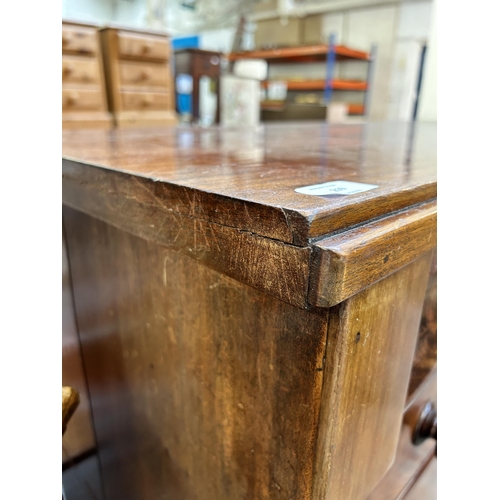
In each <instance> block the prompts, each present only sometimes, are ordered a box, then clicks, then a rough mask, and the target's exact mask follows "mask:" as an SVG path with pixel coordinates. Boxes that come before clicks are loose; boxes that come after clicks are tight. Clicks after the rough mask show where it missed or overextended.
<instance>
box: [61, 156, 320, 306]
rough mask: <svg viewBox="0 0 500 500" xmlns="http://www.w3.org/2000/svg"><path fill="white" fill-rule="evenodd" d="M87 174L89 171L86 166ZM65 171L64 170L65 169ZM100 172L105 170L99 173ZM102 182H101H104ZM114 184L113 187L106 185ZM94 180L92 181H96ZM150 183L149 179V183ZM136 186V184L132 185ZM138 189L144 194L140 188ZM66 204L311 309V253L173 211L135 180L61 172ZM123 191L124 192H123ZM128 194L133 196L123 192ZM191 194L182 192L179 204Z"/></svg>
mask: <svg viewBox="0 0 500 500" xmlns="http://www.w3.org/2000/svg"><path fill="white" fill-rule="evenodd" d="M83 168H84V172H83V173H84V174H85V173H87V174H88V173H89V172H91V170H90V167H89V166H88V165H85V166H84V167H83ZM63 171H64V167H63ZM101 174H102V172H101ZM101 180H103V182H100V181H101ZM109 180H111V182H110V183H108V182H106V181H109ZM92 181H93V182H92ZM146 181H150V180H146ZM132 184H133V185H132ZM138 185H140V186H141V187H142V190H137V186H138ZM62 186H63V189H62V191H63V193H62V201H63V204H64V205H66V206H68V207H70V208H73V209H75V210H78V211H80V212H83V213H85V214H87V215H90V216H92V217H94V218H96V219H99V220H102V221H104V222H106V223H108V224H110V225H112V226H114V227H117V228H118V229H121V230H123V231H126V232H128V233H131V234H133V235H135V236H138V237H140V238H143V239H145V240H148V241H152V242H154V243H157V244H159V245H162V246H165V247H167V248H170V249H172V250H175V251H178V252H180V253H182V254H184V255H187V256H188V257H191V258H193V259H195V260H197V261H200V262H202V263H203V264H205V265H206V266H207V267H210V268H211V269H214V270H216V271H218V272H220V273H222V274H225V275H226V276H229V277H231V278H233V279H236V280H237V281H239V282H241V283H244V284H246V285H249V286H252V287H253V288H256V289H258V290H260V291H263V292H264V293H267V294H269V295H272V296H273V297H276V298H278V299H280V300H282V301H284V302H287V303H289V304H292V305H294V306H296V307H300V308H301V309H308V308H309V306H308V304H307V287H308V286H309V261H310V253H311V249H310V248H308V247H296V246H293V245H290V244H287V243H283V242H282V241H278V240H275V239H271V238H263V237H261V236H258V235H255V234H254V233H251V232H249V231H244V230H241V229H238V228H234V227H230V226H226V225H222V224H219V223H217V222H210V221H207V220H203V219H200V218H198V217H195V216H192V215H190V214H189V213H188V212H186V213H184V214H180V213H178V212H174V211H173V210H172V209H171V208H170V206H167V205H166V204H165V202H164V201H162V200H161V198H160V197H157V196H155V194H154V188H153V190H150V189H148V182H145V183H144V184H142V182H141V179H139V178H137V177H135V176H128V177H127V176H126V175H125V174H123V176H122V177H121V179H120V178H117V177H116V172H114V173H113V174H112V176H111V179H110V178H109V177H106V176H104V177H102V176H100V177H98V178H97V179H90V178H89V177H87V178H85V176H82V177H78V176H71V172H69V173H68V174H67V175H65V174H64V173H63V180H62ZM117 187H118V188H119V189H120V188H121V189H122V192H120V191H119V189H116V188H117ZM127 190H130V191H131V192H132V193H133V195H132V196H131V197H127V196H126V195H125V194H126V192H127ZM182 193H185V194H184V195H187V196H188V198H189V199H190V200H193V199H194V198H193V197H194V196H195V195H194V194H189V192H188V191H187V190H186V189H185V188H181V192H180V197H179V198H178V199H179V200H180V199H181V197H182V196H183V194H182Z"/></svg>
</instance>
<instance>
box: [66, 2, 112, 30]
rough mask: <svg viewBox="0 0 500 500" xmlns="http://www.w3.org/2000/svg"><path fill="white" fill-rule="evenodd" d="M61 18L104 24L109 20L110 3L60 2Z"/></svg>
mask: <svg viewBox="0 0 500 500" xmlns="http://www.w3.org/2000/svg"><path fill="white" fill-rule="evenodd" d="M62 18H63V19H69V20H72V21H82V22H87V23H95V24H104V23H106V22H109V19H110V18H111V1H103V0H62Z"/></svg>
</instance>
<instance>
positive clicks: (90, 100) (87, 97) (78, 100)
mask: <svg viewBox="0 0 500 500" xmlns="http://www.w3.org/2000/svg"><path fill="white" fill-rule="evenodd" d="M62 109H63V110H65V111H72V110H75V111H76V110H81V111H94V110H101V109H104V106H103V99H102V93H101V91H100V90H75V89H63V91H62Z"/></svg>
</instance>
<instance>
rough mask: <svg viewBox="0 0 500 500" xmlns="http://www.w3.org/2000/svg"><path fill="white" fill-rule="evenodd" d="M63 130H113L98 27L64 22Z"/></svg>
mask: <svg viewBox="0 0 500 500" xmlns="http://www.w3.org/2000/svg"><path fill="white" fill-rule="evenodd" d="M62 124H63V128H110V127H111V124H112V121H111V115H110V114H109V112H108V105H107V101H106V89H105V83H104V77H103V69H102V57H101V50H100V43H99V32H98V29H97V27H96V26H94V25H91V24H82V23H77V22H69V21H67V22H64V21H63V23H62Z"/></svg>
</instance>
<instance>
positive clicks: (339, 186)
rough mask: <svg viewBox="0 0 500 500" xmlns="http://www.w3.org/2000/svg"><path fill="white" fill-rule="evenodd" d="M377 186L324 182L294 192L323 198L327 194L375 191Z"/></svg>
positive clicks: (346, 182) (359, 183) (348, 182)
mask: <svg viewBox="0 0 500 500" xmlns="http://www.w3.org/2000/svg"><path fill="white" fill-rule="evenodd" d="M377 187H378V186H376V185H375V184H364V183H361V182H350V181H331V182H324V183H323V184H312V185H311V186H304V187H300V188H297V189H296V190H295V191H296V192H297V193H302V194H313V195H316V196H325V195H328V194H340V195H347V194H356V193H363V192H364V191H369V190H370V189H375V188H377Z"/></svg>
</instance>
